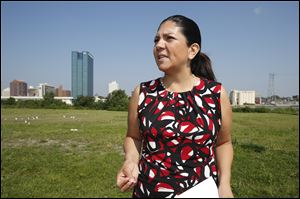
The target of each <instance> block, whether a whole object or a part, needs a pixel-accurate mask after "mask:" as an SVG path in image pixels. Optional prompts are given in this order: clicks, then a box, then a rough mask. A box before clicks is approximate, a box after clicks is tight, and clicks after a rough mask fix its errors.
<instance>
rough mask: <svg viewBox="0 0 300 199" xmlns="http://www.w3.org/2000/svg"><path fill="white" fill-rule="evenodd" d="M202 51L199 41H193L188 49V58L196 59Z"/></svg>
mask: <svg viewBox="0 0 300 199" xmlns="http://www.w3.org/2000/svg"><path fill="white" fill-rule="evenodd" d="M199 51H200V46H199V44H197V43H193V44H192V45H191V46H190V47H189V50H188V58H189V60H192V59H194V57H195V56H196V55H197V53H198V52H199Z"/></svg>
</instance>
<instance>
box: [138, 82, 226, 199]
mask: <svg viewBox="0 0 300 199" xmlns="http://www.w3.org/2000/svg"><path fill="white" fill-rule="evenodd" d="M220 91H221V83H219V82H215V81H210V80H207V79H199V81H198V82H197V84H196V85H195V86H194V87H193V89H192V90H190V91H186V92H171V91H168V90H167V89H166V88H165V87H164V85H163V83H162V82H161V79H160V78H157V79H155V80H152V81H148V82H143V83H141V84H140V95H139V103H138V119H139V129H140V133H141V136H142V138H143V141H142V151H141V157H140V161H139V172H140V174H139V176H138V182H137V184H136V186H135V187H134V190H133V195H132V196H133V197H140V198H146V197H168V198H169V197H175V195H178V194H180V193H182V192H184V191H186V190H187V189H189V188H191V187H193V186H195V185H197V184H198V183H200V182H202V181H203V180H205V179H207V178H208V177H210V176H212V177H213V179H214V180H215V182H216V183H217V184H218V182H217V180H218V174H217V168H216V162H215V142H216V138H217V134H218V131H219V129H220V127H221V105H220Z"/></svg>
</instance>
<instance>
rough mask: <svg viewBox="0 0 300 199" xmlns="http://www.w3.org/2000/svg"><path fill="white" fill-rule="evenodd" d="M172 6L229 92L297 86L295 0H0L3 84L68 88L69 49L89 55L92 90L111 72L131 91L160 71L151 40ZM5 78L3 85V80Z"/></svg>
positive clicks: (294, 90)
mask: <svg viewBox="0 0 300 199" xmlns="http://www.w3.org/2000/svg"><path fill="white" fill-rule="evenodd" d="M173 14H182V15H186V16H188V17H190V18H192V19H193V20H195V22H196V23H197V24H198V25H199V27H200V30H201V34H202V41H203V44H202V48H203V49H202V51H203V52H204V53H206V54H207V55H208V56H209V57H210V58H211V60H212V63H213V69H214V71H215V73H216V76H217V80H218V81H220V82H221V83H222V84H223V85H224V87H225V88H226V90H227V92H228V93H229V92H230V90H234V89H237V90H255V91H256V92H257V94H258V95H260V96H263V97H266V96H267V94H268V83H269V74H270V73H274V74H275V78H274V87H275V94H276V95H279V96H282V97H283V96H285V97H288V96H293V95H298V93H299V86H298V85H299V56H298V54H299V19H298V17H299V3H298V2H172V4H170V2H1V41H2V42H1V57H2V59H1V87H2V88H6V87H9V82H10V81H12V80H14V79H18V80H23V81H25V82H27V83H28V86H35V85H38V84H39V83H41V82H47V83H49V84H51V85H54V86H55V87H58V86H59V85H63V87H64V88H65V89H67V90H71V72H70V71H71V59H70V53H71V52H72V51H89V52H90V53H91V54H92V55H93V56H94V91H93V93H94V95H96V94H98V95H101V96H107V94H108V92H107V85H108V84H109V82H111V81H112V80H116V81H117V82H118V83H119V85H120V89H122V90H125V91H126V93H127V94H128V95H130V94H131V91H132V90H133V89H134V87H135V86H136V85H137V84H138V83H140V82H142V81H147V80H150V79H154V78H157V77H158V76H162V75H163V73H162V72H160V71H159V70H158V68H157V66H156V64H155V61H154V58H153V53H152V48H153V44H154V43H153V39H154V35H155V33H156V30H157V27H158V25H159V23H160V22H161V21H162V20H163V19H164V18H166V17H168V16H170V15H173ZM2 84H3V85H2Z"/></svg>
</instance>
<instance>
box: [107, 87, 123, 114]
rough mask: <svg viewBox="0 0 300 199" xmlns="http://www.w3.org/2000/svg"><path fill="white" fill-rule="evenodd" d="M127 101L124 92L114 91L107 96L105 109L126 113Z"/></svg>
mask: <svg viewBox="0 0 300 199" xmlns="http://www.w3.org/2000/svg"><path fill="white" fill-rule="evenodd" d="M128 103H129V99H128V96H127V95H126V93H125V91H124V90H115V91H113V92H112V93H110V94H108V96H107V100H106V109H107V110H111V111H127V110H128Z"/></svg>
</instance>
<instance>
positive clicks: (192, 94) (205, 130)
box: [117, 15, 233, 197]
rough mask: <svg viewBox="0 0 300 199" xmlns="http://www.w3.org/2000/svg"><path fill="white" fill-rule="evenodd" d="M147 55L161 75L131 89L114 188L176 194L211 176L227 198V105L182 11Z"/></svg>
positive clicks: (229, 194) (167, 22) (140, 194)
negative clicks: (123, 158)
mask: <svg viewBox="0 0 300 199" xmlns="http://www.w3.org/2000/svg"><path fill="white" fill-rule="evenodd" d="M153 53H154V57H155V61H156V63H157V65H158V67H159V70H161V71H163V72H164V76H163V77H162V78H157V79H155V80H152V81H148V82H143V83H141V84H140V85H139V86H137V87H136V88H135V90H134V92H133V95H132V98H131V101H130V104H129V110H128V131H127V135H126V138H125V141H124V151H125V161H124V163H123V166H122V168H121V169H120V171H119V173H118V175H117V186H118V187H119V188H120V189H121V191H126V190H130V189H132V188H134V190H133V197H180V194H182V193H187V191H188V190H191V188H192V187H195V186H196V185H197V184H199V183H201V182H205V180H207V179H213V180H214V182H215V183H216V184H215V185H217V189H216V190H217V192H218V195H219V197H233V194H232V191H231V186H230V179H231V164H232V159H233V147H232V143H231V134H230V131H231V122H232V112H231V106H230V103H229V100H228V96H227V94H226V91H225V89H224V88H223V86H222V85H221V84H220V83H219V82H216V80H215V75H214V73H213V70H212V67H211V62H210V59H209V58H208V57H207V56H206V55H205V54H204V53H202V52H201V35H200V30H199V28H198V26H197V24H196V23H195V22H194V21H192V20H191V19H189V18H187V17H184V16H182V15H175V16H171V17H168V18H167V19H165V20H163V21H162V22H161V24H160V26H159V28H158V31H157V34H156V36H155V39H154V48H153ZM196 194H199V196H200V195H201V193H199V192H198V193H197V192H196ZM194 196H195V197H197V195H194Z"/></svg>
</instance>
